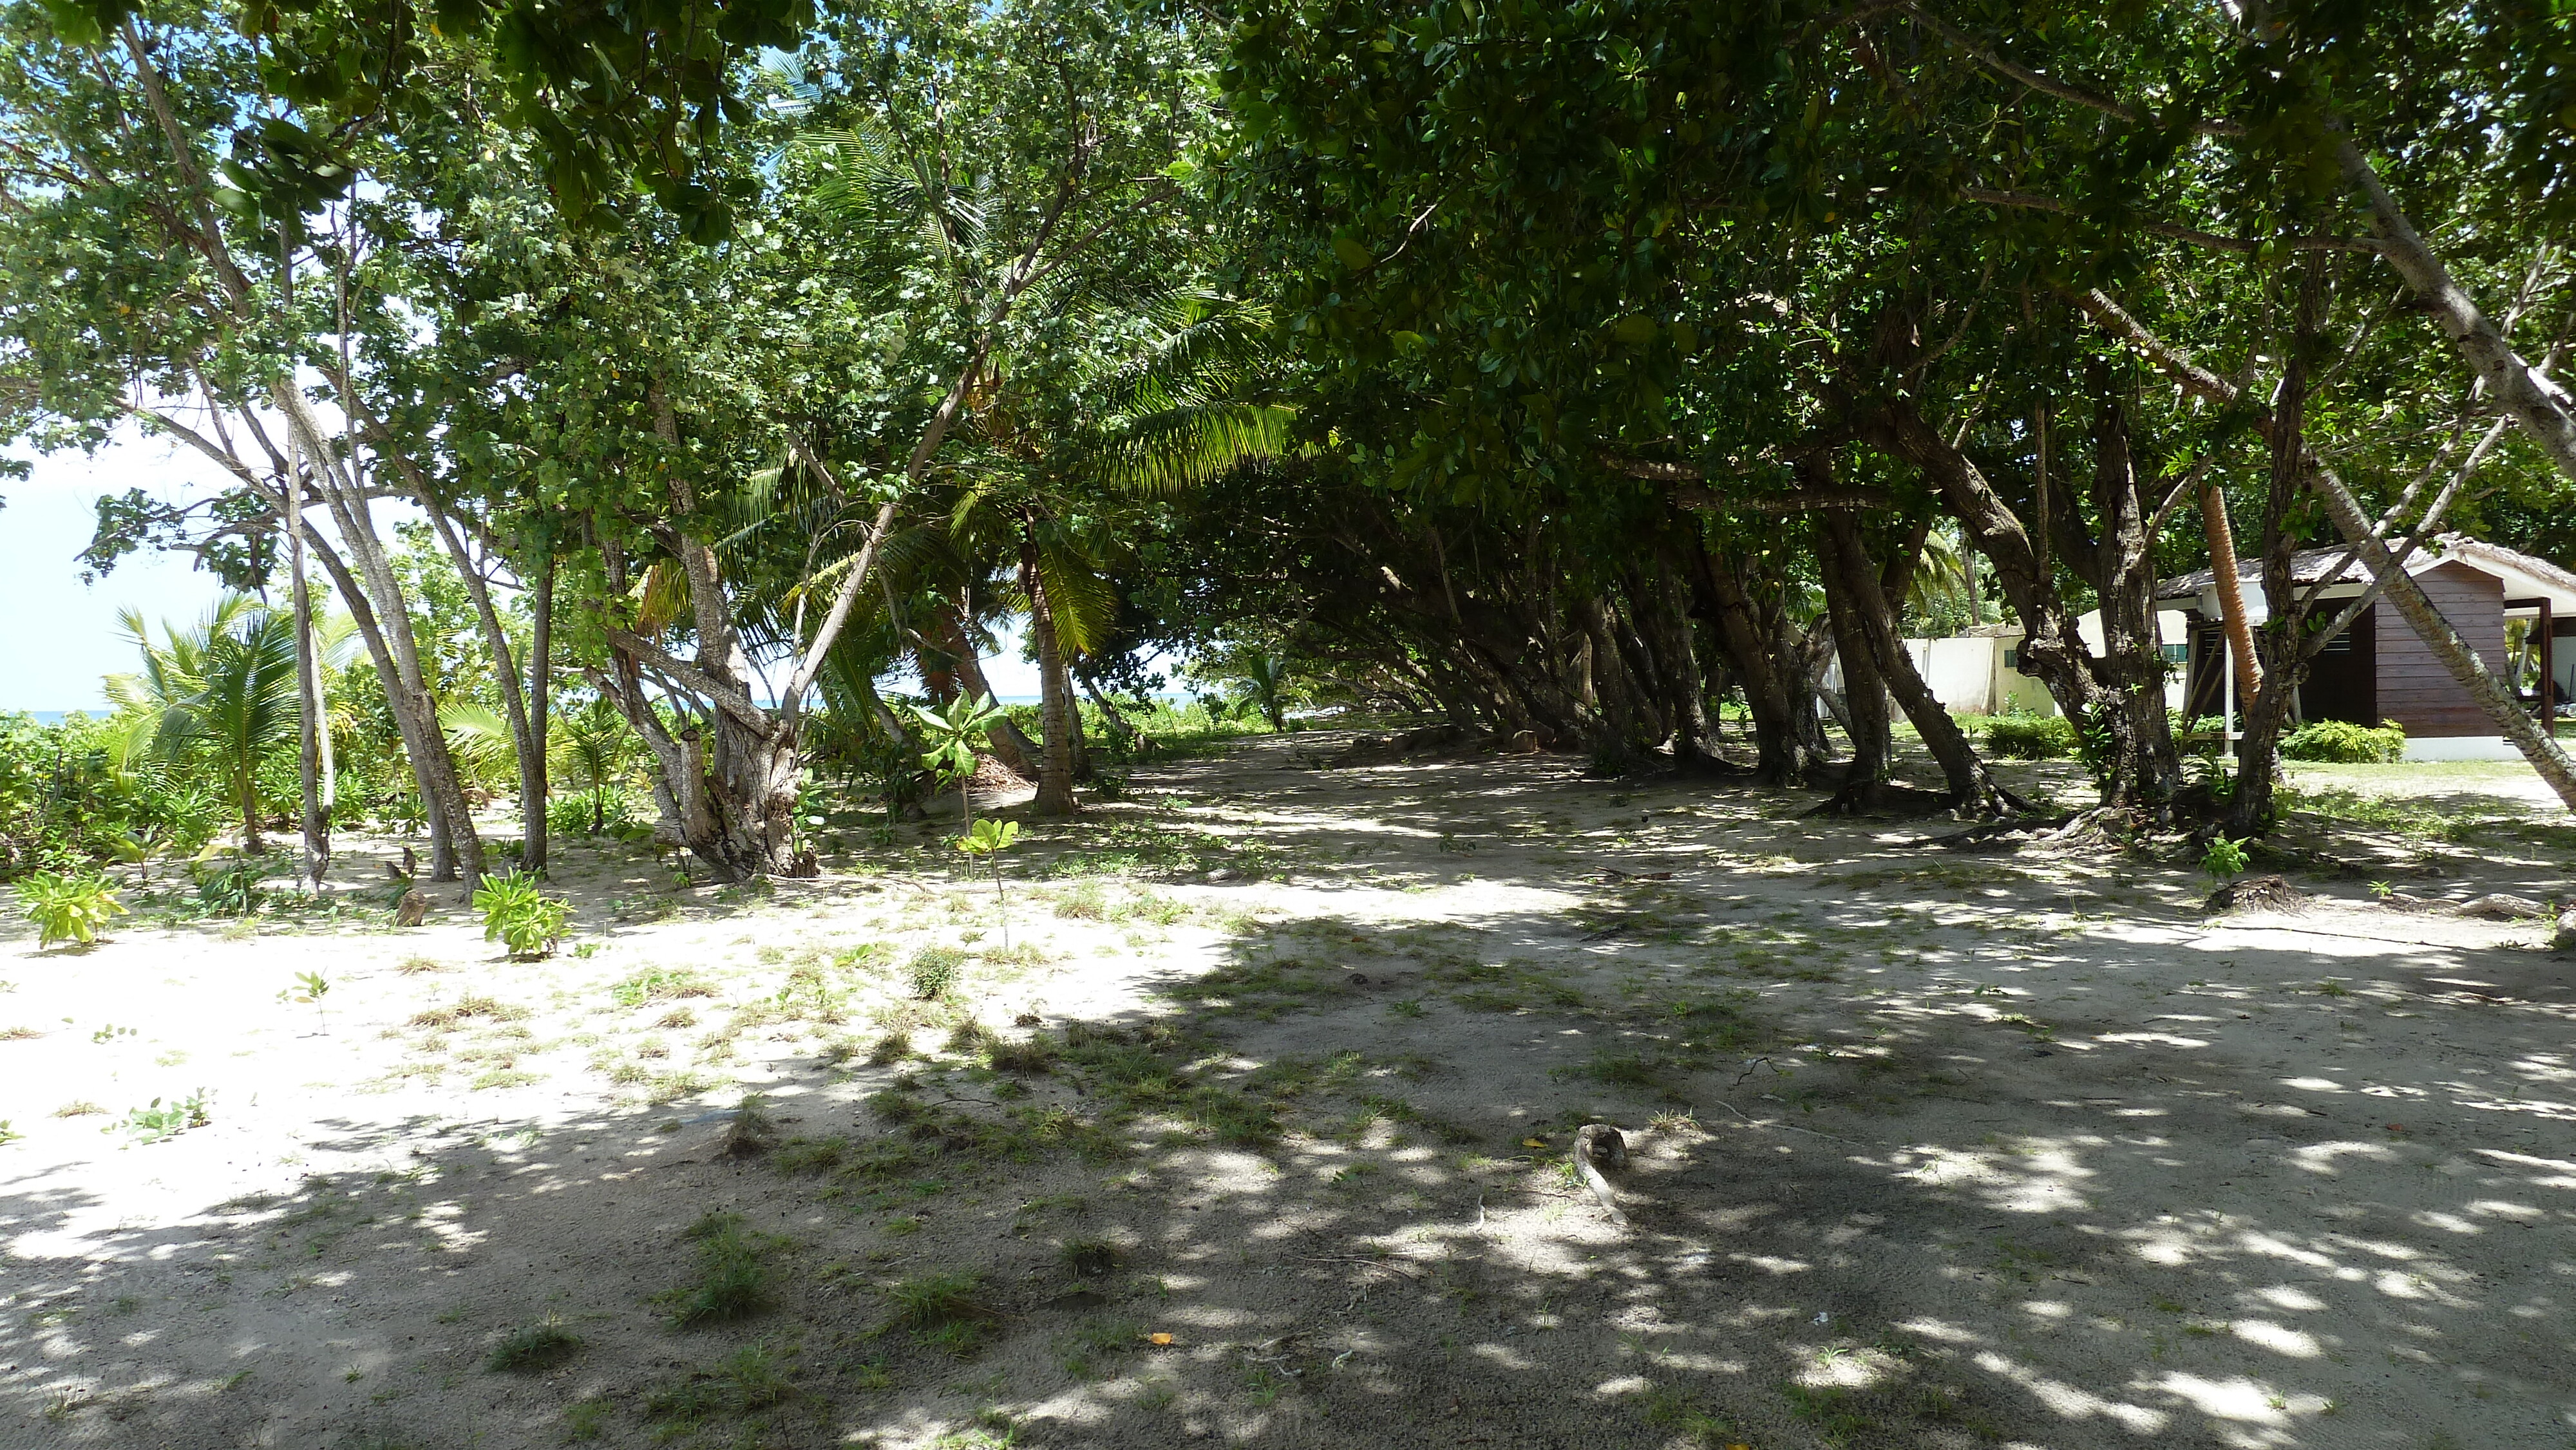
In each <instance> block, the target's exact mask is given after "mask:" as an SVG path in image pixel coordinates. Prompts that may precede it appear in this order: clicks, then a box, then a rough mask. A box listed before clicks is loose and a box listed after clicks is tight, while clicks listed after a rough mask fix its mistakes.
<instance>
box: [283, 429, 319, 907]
mask: <svg viewBox="0 0 2576 1450" xmlns="http://www.w3.org/2000/svg"><path fill="white" fill-rule="evenodd" d="M301 475H302V471H301V470H300V469H298V468H297V467H296V466H295V454H294V452H293V450H292V449H290V450H289V451H288V453H287V468H286V517H285V518H284V519H283V520H281V522H283V523H284V524H285V525H286V560H287V565H286V566H287V579H288V584H287V589H288V595H289V597H290V598H291V599H292V600H293V604H294V611H295V717H296V718H295V735H296V752H295V771H296V784H297V785H298V787H299V788H300V794H301V800H300V802H299V804H301V805H302V807H303V817H304V819H303V826H304V878H305V880H306V881H308V882H310V883H311V884H312V885H313V886H315V887H317V888H318V887H319V886H321V884H322V878H323V876H324V875H325V874H327V873H328V872H329V871H330V869H331V818H330V815H329V813H328V812H327V810H326V809H325V807H324V802H323V799H322V792H323V786H324V783H325V780H326V779H327V777H326V774H325V772H327V771H328V770H329V768H330V766H329V762H328V761H326V760H325V759H324V751H325V748H326V744H327V742H328V740H329V738H330V731H329V726H328V722H327V721H325V720H324V719H323V718H322V662H321V661H320V660H318V659H316V658H315V657H314V648H313V644H314V640H313V594H312V591H311V590H310V589H309V588H307V587H306V584H305V579H304V480H303V478H302V476H301Z"/></svg>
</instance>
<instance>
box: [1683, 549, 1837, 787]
mask: <svg viewBox="0 0 2576 1450" xmlns="http://www.w3.org/2000/svg"><path fill="white" fill-rule="evenodd" d="M1694 553H1695V554H1696V558H1695V559H1693V560H1692V562H1694V563H1695V564H1697V566H1698V567H1697V569H1696V570H1695V571H1694V573H1695V578H1694V581H1693V582H1694V583H1695V584H1696V585H1697V586H1698V588H1699V589H1700V591H1701V592H1702V594H1703V595H1704V597H1705V599H1706V602H1707V606H1708V612H1709V614H1710V615H1711V616H1712V617H1713V618H1714V619H1715V620H1716V622H1717V632H1718V640H1719V642H1720V643H1721V644H1722V645H1723V646H1724V648H1725V650H1726V655H1727V661H1728V664H1729V666H1730V667H1731V668H1732V669H1733V670H1734V671H1735V678H1736V680H1737V681H1738V682H1739V683H1740V684H1741V685H1742V686H1743V689H1744V703H1745V710H1746V713H1747V714H1749V715H1751V716H1752V717H1753V751H1754V761H1755V763H1754V777H1755V779H1756V780H1758V781H1759V782H1760V783H1762V784H1764V785H1773V786H1798V785H1804V784H1806V783H1807V772H1808V769H1809V768H1810V766H1811V765H1812V764H1813V763H1814V760H1815V758H1816V757H1815V755H1814V753H1813V751H1812V748H1811V745H1810V742H1809V739H1808V736H1809V733H1810V732H1812V730H1813V728H1814V722H1813V721H1812V720H1810V721H1809V722H1808V725H1807V728H1806V729H1805V730H1802V729H1801V728H1800V724H1799V721H1798V719H1797V711H1798V708H1799V705H1800V703H1801V702H1802V701H1803V700H1804V699H1805V698H1806V694H1807V692H1806V690H1804V689H1803V688H1799V689H1792V688H1791V686H1790V684H1789V682H1788V681H1786V680H1784V679H1783V678H1781V672H1780V669H1779V662H1778V660H1777V659H1776V658H1775V656H1774V654H1773V651H1772V648H1771V645H1772V640H1771V637H1770V636H1771V634H1772V630H1771V629H1770V628H1768V627H1767V624H1766V621H1765V620H1764V618H1763V616H1762V612H1761V611H1760V610H1759V609H1757V608H1756V607H1755V606H1754V603H1753V599H1752V596H1751V594H1750V593H1749V592H1748V591H1747V590H1746V588H1745V581H1744V577H1743V575H1742V574H1741V573H1740V572H1739V571H1738V570H1737V568H1736V566H1735V562H1734V561H1733V560H1732V559H1730V558H1728V557H1727V556H1725V555H1724V554H1722V553H1720V552H1719V551H1717V550H1715V549H1712V548H1710V547H1708V545H1707V544H1706V543H1705V542H1698V544H1697V547H1696V549H1695V550H1694Z"/></svg>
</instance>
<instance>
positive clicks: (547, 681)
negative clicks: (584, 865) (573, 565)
mask: <svg viewBox="0 0 2576 1450" xmlns="http://www.w3.org/2000/svg"><path fill="white" fill-rule="evenodd" d="M528 612H529V614H530V615H531V616H532V621H531V622H532V625H533V630H532V633H531V635H530V638H529V640H528V745H527V748H526V750H525V751H523V752H522V754H521V755H520V757H519V832H520V834H519V842H520V851H519V859H520V860H522V861H524V862H525V863H527V868H528V869H529V870H530V871H532V872H535V873H536V874H538V875H541V876H542V875H544V874H545V869H546V797H547V795H548V794H549V793H550V792H551V790H552V786H551V783H550V782H549V781H548V779H547V775H548V769H547V766H548V762H547V759H546V748H547V741H546V734H547V723H548V722H547V717H548V715H549V714H550V711H549V710H548V705H549V703H550V702H551V701H552V699H553V696H554V664H553V661H554V648H555V554H554V540H553V539H552V538H550V537H549V538H540V539H539V540H538V545H537V554H536V569H535V577H534V578H533V579H531V580H530V581H529V600H528ZM593 804H594V805H596V804H597V800H596V792H594V794H593Z"/></svg>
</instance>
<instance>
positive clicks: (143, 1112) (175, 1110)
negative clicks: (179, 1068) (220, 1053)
mask: <svg viewBox="0 0 2576 1450" xmlns="http://www.w3.org/2000/svg"><path fill="white" fill-rule="evenodd" d="M214 1120H215V1119H214V1114H213V1113H211V1112H209V1111H208V1110H207V1108H206V1090H205V1089H204V1088H199V1089H197V1090H196V1091H195V1092H193V1093H190V1094H189V1095H188V1096H186V1097H184V1098H179V1099H177V1100H175V1101H173V1102H172V1103H171V1104H170V1105H169V1106H168V1107H163V1106H162V1105H161V1100H160V1099H159V1098H154V1099H153V1100H152V1102H151V1105H150V1106H148V1107H140V1108H134V1109H131V1110H129V1111H128V1112H127V1113H126V1115H125V1121H124V1122H122V1123H119V1124H115V1125H112V1126H110V1127H108V1128H105V1129H102V1130H101V1131H103V1132H109V1133H113V1132H115V1131H116V1130H117V1129H118V1128H123V1129H124V1130H125V1131H126V1132H128V1133H131V1134H133V1135H134V1138H135V1141H137V1142H140V1143H161V1142H167V1141H168V1140H170V1139H172V1138H175V1137H177V1136H179V1135H180V1134H181V1133H184V1132H186V1131H188V1130H189V1129H190V1128H202V1127H204V1126H206V1125H207V1124H208V1123H211V1122H213V1121H214Z"/></svg>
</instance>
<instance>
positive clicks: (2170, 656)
mask: <svg viewBox="0 0 2576 1450" xmlns="http://www.w3.org/2000/svg"><path fill="white" fill-rule="evenodd" d="M2156 653H2157V654H2160V655H2162V656H2164V660H2165V663H2166V664H2169V665H2183V664H2189V663H2191V646H2190V645H2187V644H2165V645H2158V646H2156Z"/></svg>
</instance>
